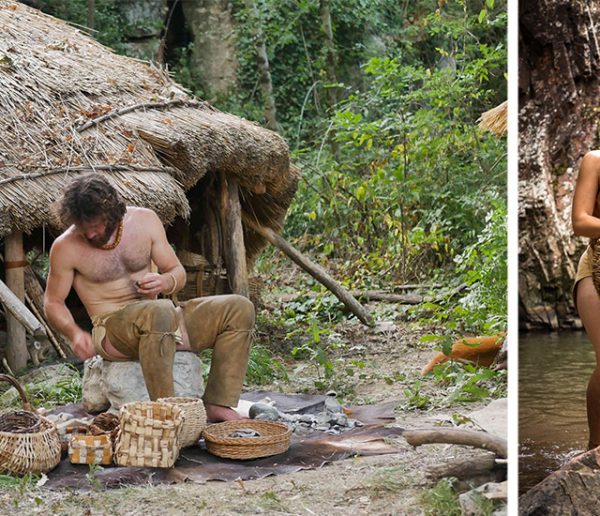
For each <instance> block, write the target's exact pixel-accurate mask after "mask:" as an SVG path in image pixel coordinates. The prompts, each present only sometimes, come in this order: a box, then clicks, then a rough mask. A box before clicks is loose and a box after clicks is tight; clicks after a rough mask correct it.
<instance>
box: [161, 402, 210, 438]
mask: <svg viewBox="0 0 600 516" xmlns="http://www.w3.org/2000/svg"><path fill="white" fill-rule="evenodd" d="M157 401H158V402H160V403H172V404H174V405H177V406H178V407H179V408H181V410H182V411H183V426H182V429H181V434H180V435H179V445H180V447H181V448H187V447H188V446H194V445H195V444H197V443H198V440H199V439H200V436H201V435H202V430H204V429H205V428H206V411H205V410H204V403H202V400H200V399H197V398H183V397H175V398H159V399H158V400H157Z"/></svg>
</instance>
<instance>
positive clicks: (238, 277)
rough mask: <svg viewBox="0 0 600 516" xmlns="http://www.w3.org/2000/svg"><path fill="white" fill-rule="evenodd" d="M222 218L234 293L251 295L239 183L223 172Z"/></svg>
mask: <svg viewBox="0 0 600 516" xmlns="http://www.w3.org/2000/svg"><path fill="white" fill-rule="evenodd" d="M221 218H222V220H223V227H224V233H225V245H224V249H225V267H226V268H227V277H228V279H229V285H230V286H231V290H232V291H233V293H234V294H239V295H241V296H244V297H250V289H249V287H248V271H247V269H246V246H245V245H244V232H243V229H242V208H241V206H240V196H239V183H238V181H237V179H236V178H234V177H229V178H228V177H226V176H225V174H224V173H222V174H221Z"/></svg>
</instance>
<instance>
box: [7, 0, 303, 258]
mask: <svg viewBox="0 0 600 516" xmlns="http://www.w3.org/2000/svg"><path fill="white" fill-rule="evenodd" d="M91 170H95V171H98V172H101V173H104V174H107V175H109V176H110V177H111V178H112V179H113V180H114V181H115V182H116V183H117V185H118V187H119V189H120V191H121V193H122V194H123V196H124V197H125V199H126V200H127V202H128V203H131V204H135V205H140V206H147V207H150V208H152V209H154V210H155V211H156V212H157V213H158V214H159V216H160V217H161V218H162V220H163V221H164V222H166V223H167V222H170V221H171V220H172V219H173V218H174V217H175V216H176V215H180V216H183V217H187V216H188V214H189V204H188V200H187V199H186V196H185V194H184V190H187V189H189V188H191V187H192V186H194V185H195V184H196V183H197V182H198V180H199V179H200V178H202V177H203V176H204V175H205V174H207V173H208V172H211V173H216V174H220V173H225V174H227V175H230V176H231V175H233V176H236V177H237V178H238V179H239V181H240V186H241V189H242V202H243V209H244V210H245V211H246V212H247V213H251V214H252V216H255V217H256V218H257V219H258V220H259V222H261V223H262V224H263V225H268V226H270V227H272V228H276V229H280V227H281V224H282V222H283V217H284V216H285V212H286V210H287V208H288V206H289V203H290V202H291V199H292V196H293V194H294V192H295V189H296V184H297V180H298V172H297V170H296V169H295V168H293V167H292V166H291V165H290V163H289V154H288V147H287V145H286V144H285V142H284V141H283V140H282V139H281V138H280V137H279V136H278V135H277V134H275V133H273V132H271V131H268V130H266V129H263V128H261V127H259V126H258V125H256V124H254V123H251V122H248V121H246V120H243V119H241V118H238V117H235V116H232V115H228V114H225V113H221V112H219V111H218V110H216V109H214V108H212V107H211V106H210V105H208V104H207V103H203V102H197V101H194V100H193V99H192V98H191V97H190V96H188V95H187V93H186V92H185V91H184V90H183V89H182V88H181V87H180V86H178V85H177V84H176V83H174V82H173V81H172V80H171V79H170V78H169V77H168V75H167V74H166V73H165V72H164V71H162V70H159V69H157V68H155V67H152V66H149V65H147V64H145V63H143V62H141V61H138V60H134V59H131V58H127V57H123V56H118V55H115V54H114V53H113V52H112V51H111V50H109V49H107V48H106V47H103V46H102V45H100V44H99V43H98V42H96V41H95V40H93V39H92V38H90V37H88V36H87V35H85V34H84V33H82V32H81V31H80V30H78V29H76V28H74V27H72V26H70V25H68V24H67V23H65V22H63V21H61V20H58V19H56V18H53V17H51V16H47V15H44V14H42V13H41V12H39V11H37V10H34V9H31V8H29V7H27V6H25V5H23V4H19V3H16V2H14V1H12V0H0V237H1V236H5V235H6V234H8V233H9V232H10V231H12V230H15V229H18V230H23V231H26V232H28V231H31V230H32V229H33V228H35V227H37V226H40V225H41V224H42V223H43V222H51V216H50V212H49V205H50V204H51V203H52V202H53V201H54V200H55V199H57V197H58V196H59V195H60V193H61V191H62V188H63V186H64V184H65V182H66V181H68V180H69V178H70V177H72V176H73V175H74V174H80V173H82V172H87V171H91ZM250 236H251V237H253V238H250V240H253V239H254V240H256V242H253V243H252V244H251V247H252V250H251V254H253V253H255V252H257V250H258V248H259V247H260V244H261V242H260V239H256V235H250Z"/></svg>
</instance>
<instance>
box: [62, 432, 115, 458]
mask: <svg viewBox="0 0 600 516" xmlns="http://www.w3.org/2000/svg"><path fill="white" fill-rule="evenodd" d="M69 460H70V461H71V462H72V463H73V464H102V465H104V466H108V465H109V464H112V461H113V443H112V439H111V438H110V435H108V434H101V435H73V436H72V437H71V440H70V441H69Z"/></svg>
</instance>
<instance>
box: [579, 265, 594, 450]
mask: <svg viewBox="0 0 600 516" xmlns="http://www.w3.org/2000/svg"><path fill="white" fill-rule="evenodd" d="M576 299H577V309H578V311H579V316H580V317H581V322H582V323H583V325H584V326H585V331H586V333H587V335H588V338H589V339H590V341H591V342H592V345H593V346H594V350H595V352H596V368H595V369H594V372H593V373H592V376H591V377H590V381H589V383H588V387H587V395H586V399H587V418H588V427H589V429H590V439H589V442H588V449H590V450H591V449H592V448H596V447H597V446H600V296H599V295H598V292H596V288H595V287H594V283H593V281H592V278H591V277H588V278H584V279H582V280H581V281H580V282H579V283H578V284H577V292H576Z"/></svg>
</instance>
